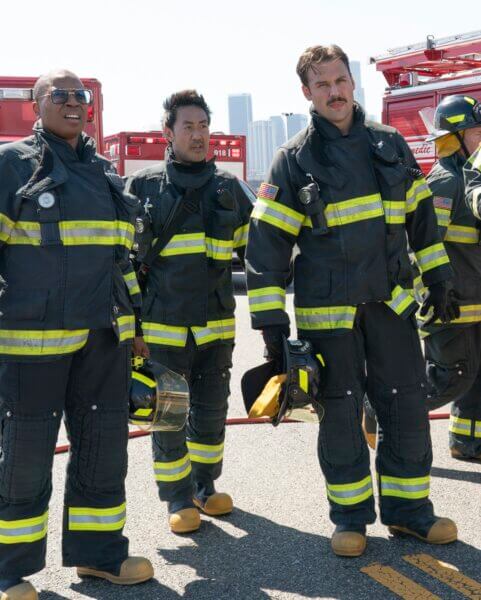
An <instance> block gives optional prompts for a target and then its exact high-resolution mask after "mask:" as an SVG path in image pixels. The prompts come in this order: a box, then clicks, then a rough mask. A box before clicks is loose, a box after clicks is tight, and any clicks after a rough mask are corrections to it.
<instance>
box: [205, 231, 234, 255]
mask: <svg viewBox="0 0 481 600" xmlns="http://www.w3.org/2000/svg"><path fill="white" fill-rule="evenodd" d="M205 245H206V253H207V257H208V258H212V259H214V260H228V261H230V260H232V250H233V248H234V242H233V241H232V240H217V239H215V238H210V237H206V238H205Z"/></svg>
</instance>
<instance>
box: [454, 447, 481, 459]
mask: <svg viewBox="0 0 481 600" xmlns="http://www.w3.org/2000/svg"><path fill="white" fill-rule="evenodd" d="M450 451H451V456H452V457H453V458H457V459H458V460H481V454H476V455H475V456H466V455H465V454H463V453H462V452H461V450H458V449H457V448H450Z"/></svg>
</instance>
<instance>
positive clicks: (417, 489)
mask: <svg viewBox="0 0 481 600" xmlns="http://www.w3.org/2000/svg"><path fill="white" fill-rule="evenodd" d="M429 481H430V477H429V475H427V476H426V477H406V478H402V477H391V476H388V475H381V495H382V496H393V497H396V498H406V499H407V500H417V499H419V498H427V497H428V496H429Z"/></svg>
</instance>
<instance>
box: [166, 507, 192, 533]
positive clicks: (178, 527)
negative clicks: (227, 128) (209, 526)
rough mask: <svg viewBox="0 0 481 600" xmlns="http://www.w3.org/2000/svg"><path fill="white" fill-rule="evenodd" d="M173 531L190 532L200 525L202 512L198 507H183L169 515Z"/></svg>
mask: <svg viewBox="0 0 481 600" xmlns="http://www.w3.org/2000/svg"><path fill="white" fill-rule="evenodd" d="M169 527H170V530H171V531H172V533H190V532H192V531H197V530H198V529H199V527H200V514H199V511H198V510H197V509H196V508H182V509H180V510H177V511H175V512H172V513H170V515H169Z"/></svg>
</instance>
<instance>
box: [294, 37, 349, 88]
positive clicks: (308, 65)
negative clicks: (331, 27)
mask: <svg viewBox="0 0 481 600" xmlns="http://www.w3.org/2000/svg"><path fill="white" fill-rule="evenodd" d="M338 58H340V59H341V60H342V62H343V63H344V64H345V65H346V67H347V70H348V71H349V75H350V76H351V78H352V73H351V67H350V66H349V58H348V57H347V54H346V53H345V52H344V50H343V49H342V48H340V47H339V46H336V44H331V45H330V46H310V47H309V48H306V49H305V50H304V52H303V53H302V54H301V56H300V58H299V60H298V61H297V67H296V73H297V74H298V75H299V78H300V80H301V81H302V83H303V84H304V85H308V84H309V80H308V77H307V73H308V71H309V69H312V68H313V66H314V65H317V64H319V63H321V62H324V61H331V60H336V59H338Z"/></svg>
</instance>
